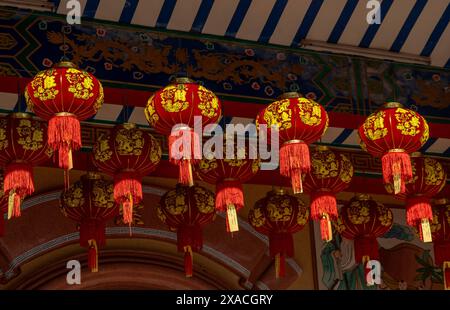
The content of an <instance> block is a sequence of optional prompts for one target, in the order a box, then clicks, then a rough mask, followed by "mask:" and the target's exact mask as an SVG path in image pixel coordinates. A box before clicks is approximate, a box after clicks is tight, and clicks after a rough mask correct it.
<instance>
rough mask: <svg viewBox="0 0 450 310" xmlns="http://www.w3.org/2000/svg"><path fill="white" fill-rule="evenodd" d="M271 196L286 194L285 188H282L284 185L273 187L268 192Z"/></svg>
mask: <svg viewBox="0 0 450 310" xmlns="http://www.w3.org/2000/svg"><path fill="white" fill-rule="evenodd" d="M267 194H268V195H269V196H270V195H279V196H281V195H284V194H285V191H284V189H283V188H282V187H278V188H274V189H272V190H271V191H270V192H268V193H267Z"/></svg>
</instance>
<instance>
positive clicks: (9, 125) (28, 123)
mask: <svg viewBox="0 0 450 310" xmlns="http://www.w3.org/2000/svg"><path fill="white" fill-rule="evenodd" d="M46 138H47V137H46V126H45V124H44V123H43V122H41V121H38V120H35V119H33V118H32V117H31V115H30V114H27V113H13V114H11V115H9V116H8V118H3V119H1V120H0V166H1V167H3V168H4V173H5V180H4V186H3V190H4V193H5V195H6V196H7V197H8V219H10V218H11V217H18V216H20V204H21V201H22V200H23V199H24V198H25V197H26V196H29V195H31V194H33V193H34V181H33V167H34V166H36V165H39V164H41V163H43V162H45V161H46V160H48V159H49V158H50V156H51V151H50V149H49V148H48V146H47V139H46Z"/></svg>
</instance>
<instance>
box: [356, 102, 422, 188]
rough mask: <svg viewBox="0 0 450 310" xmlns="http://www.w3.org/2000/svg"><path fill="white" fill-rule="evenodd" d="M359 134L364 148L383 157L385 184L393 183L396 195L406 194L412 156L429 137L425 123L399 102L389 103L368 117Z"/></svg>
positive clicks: (410, 175)
mask: <svg viewBox="0 0 450 310" xmlns="http://www.w3.org/2000/svg"><path fill="white" fill-rule="evenodd" d="M358 133H359V136H360V138H361V147H362V148H363V149H364V150H366V151H367V152H369V153H370V154H371V155H372V156H375V157H381V164H382V170H383V181H384V183H385V184H387V183H392V184H393V185H394V193H395V194H401V193H404V192H405V183H406V182H408V181H409V180H411V178H412V169H411V161H410V158H409V154H410V153H412V152H415V151H417V150H418V149H420V148H421V147H422V146H423V145H424V144H425V142H426V141H427V140H428V137H429V129H428V124H427V122H426V120H425V119H424V118H423V117H422V116H421V115H420V114H419V113H417V112H414V111H411V110H409V109H406V108H404V107H403V106H402V105H401V104H400V103H398V102H388V103H386V104H385V105H384V106H383V108H381V109H380V110H379V111H377V112H374V113H372V114H371V115H369V117H367V119H366V120H365V121H364V123H363V124H362V125H361V126H360V127H359V130H358Z"/></svg>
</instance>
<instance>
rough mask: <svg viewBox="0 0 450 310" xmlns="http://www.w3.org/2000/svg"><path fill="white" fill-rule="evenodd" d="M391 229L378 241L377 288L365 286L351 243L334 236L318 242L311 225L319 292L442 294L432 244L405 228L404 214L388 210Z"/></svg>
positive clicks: (318, 228)
mask: <svg viewBox="0 0 450 310" xmlns="http://www.w3.org/2000/svg"><path fill="white" fill-rule="evenodd" d="M392 212H393V214H394V225H393V227H392V229H391V230H390V231H389V232H387V233H386V234H385V235H384V236H383V238H378V243H379V255H380V263H381V266H382V274H381V281H382V284H381V285H374V286H367V285H366V281H365V277H366V276H365V270H364V266H363V265H362V264H360V263H355V258H354V244H353V241H350V240H347V239H345V238H341V237H340V236H339V235H338V234H336V235H335V236H334V238H333V240H332V241H331V242H329V243H324V242H322V240H321V238H320V227H318V225H315V227H314V236H315V240H316V261H317V269H318V283H319V288H320V289H322V290H352V289H360V290H376V289H379V290H435V289H437V290H442V289H443V277H442V268H441V267H439V266H436V265H435V263H434V253H433V244H432V243H423V242H422V241H420V239H419V238H418V236H417V233H416V232H415V231H414V229H413V228H411V227H409V226H407V225H406V222H405V220H404V219H405V210H404V209H392Z"/></svg>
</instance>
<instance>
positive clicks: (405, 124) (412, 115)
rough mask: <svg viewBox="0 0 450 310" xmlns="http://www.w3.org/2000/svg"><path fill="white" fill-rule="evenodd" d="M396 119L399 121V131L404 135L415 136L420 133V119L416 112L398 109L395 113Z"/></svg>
mask: <svg viewBox="0 0 450 310" xmlns="http://www.w3.org/2000/svg"><path fill="white" fill-rule="evenodd" d="M395 118H396V119H397V121H398V124H397V129H398V130H400V131H401V133H402V134H403V135H409V136H415V135H417V134H418V133H420V129H419V128H420V119H419V117H418V116H417V114H416V112H414V111H411V110H406V109H403V108H397V110H396V111H395ZM422 138H423V137H422Z"/></svg>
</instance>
